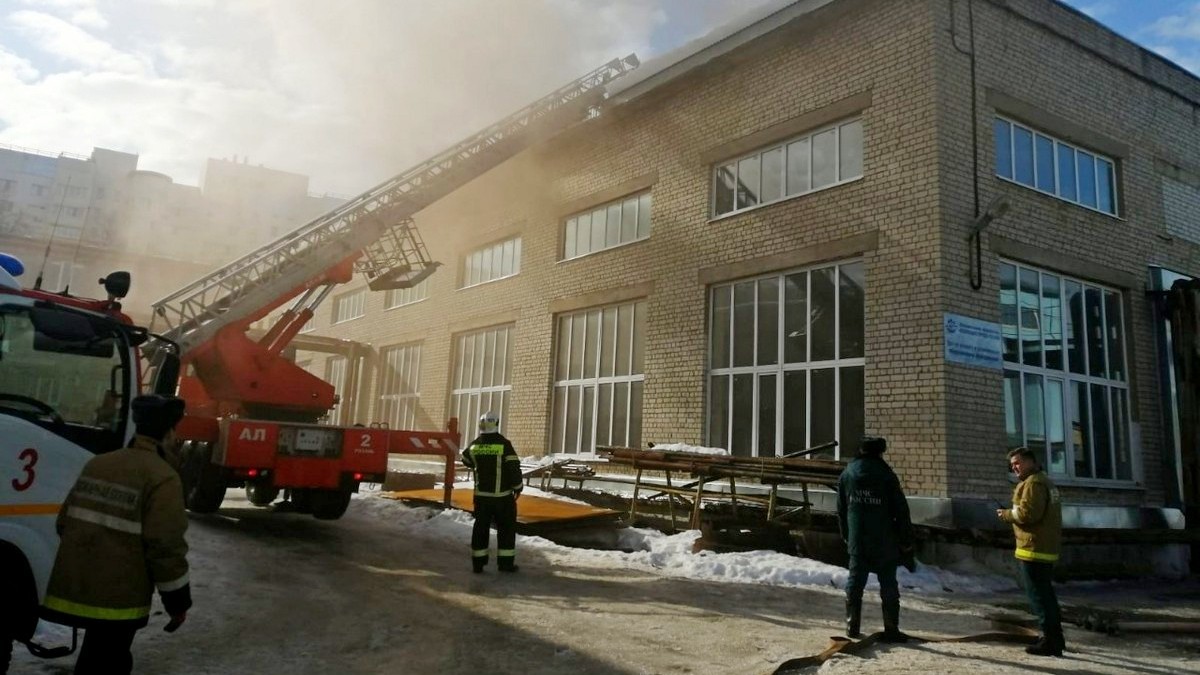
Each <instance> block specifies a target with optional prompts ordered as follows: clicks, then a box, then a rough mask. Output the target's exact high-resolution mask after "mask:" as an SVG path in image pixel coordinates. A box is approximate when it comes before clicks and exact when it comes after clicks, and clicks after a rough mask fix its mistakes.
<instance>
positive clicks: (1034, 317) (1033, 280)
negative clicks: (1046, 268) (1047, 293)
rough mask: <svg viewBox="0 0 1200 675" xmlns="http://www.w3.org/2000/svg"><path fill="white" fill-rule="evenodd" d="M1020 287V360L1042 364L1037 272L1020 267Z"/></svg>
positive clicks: (1026, 363)
mask: <svg viewBox="0 0 1200 675" xmlns="http://www.w3.org/2000/svg"><path fill="white" fill-rule="evenodd" d="M1020 277H1021V289H1020V294H1019V297H1018V301H1019V302H1020V303H1021V362H1022V363H1024V364H1025V365H1027V366H1038V367H1041V365H1042V336H1041V332H1040V331H1039V330H1038V323H1039V311H1040V309H1039V303H1038V273H1037V272H1036V271H1034V270H1029V269H1022V270H1021V273H1020Z"/></svg>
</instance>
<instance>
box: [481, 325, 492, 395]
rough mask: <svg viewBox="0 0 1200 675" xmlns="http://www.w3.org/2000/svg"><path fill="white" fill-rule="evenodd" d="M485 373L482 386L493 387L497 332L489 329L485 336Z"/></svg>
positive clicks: (482, 377)
mask: <svg viewBox="0 0 1200 675" xmlns="http://www.w3.org/2000/svg"><path fill="white" fill-rule="evenodd" d="M482 371H483V374H482V376H481V378H480V381H479V386H481V387H491V386H493V385H494V381H493V379H492V378H493V377H494V375H495V373H496V332H495V331H488V332H487V333H486V334H485V335H484V336H483V368H482Z"/></svg>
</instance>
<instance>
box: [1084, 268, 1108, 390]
mask: <svg viewBox="0 0 1200 675" xmlns="http://www.w3.org/2000/svg"><path fill="white" fill-rule="evenodd" d="M1085 297H1086V307H1087V350H1088V374H1089V375H1091V376H1093V377H1104V376H1105V373H1106V372H1107V371H1106V370H1105V365H1104V316H1103V314H1102V312H1103V309H1102V307H1101V295H1100V289H1099V288H1092V287H1090V286H1089V287H1088V288H1087V291H1086V292H1085Z"/></svg>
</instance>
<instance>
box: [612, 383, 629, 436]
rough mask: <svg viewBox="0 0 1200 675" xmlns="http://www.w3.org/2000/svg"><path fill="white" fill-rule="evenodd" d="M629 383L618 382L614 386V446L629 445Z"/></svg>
mask: <svg viewBox="0 0 1200 675" xmlns="http://www.w3.org/2000/svg"><path fill="white" fill-rule="evenodd" d="M628 425H629V383H628V382H617V383H616V384H614V385H613V421H612V429H613V431H612V442H613V445H623V446H625V447H630V445H629V429H628Z"/></svg>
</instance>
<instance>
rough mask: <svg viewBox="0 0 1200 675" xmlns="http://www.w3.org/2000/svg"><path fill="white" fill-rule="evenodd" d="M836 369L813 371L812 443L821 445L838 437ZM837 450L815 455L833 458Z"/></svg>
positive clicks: (822, 457)
mask: <svg viewBox="0 0 1200 675" xmlns="http://www.w3.org/2000/svg"><path fill="white" fill-rule="evenodd" d="M833 376H834V370H833V369H832V368H825V369H823V370H814V371H812V398H811V400H812V418H811V424H812V430H811V431H812V433H811V434H810V436H809V439H808V442H809V443H810V445H820V444H822V443H828V442H829V441H833V440H837V439H836V429H837V426H836V422H837V420H835V419H834V415H835V414H836V413H835V410H834V403H835V402H836V401H837V392H836V391H835V388H836V384H835V382H834V379H833ZM835 454H836V453H835V450H827V451H823V452H820V453H817V454H815V455H810V457H813V458H814V459H833V458H834V456H835Z"/></svg>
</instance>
